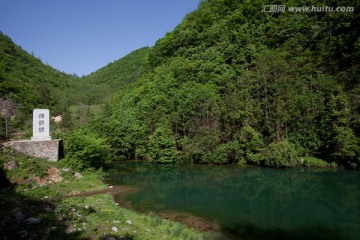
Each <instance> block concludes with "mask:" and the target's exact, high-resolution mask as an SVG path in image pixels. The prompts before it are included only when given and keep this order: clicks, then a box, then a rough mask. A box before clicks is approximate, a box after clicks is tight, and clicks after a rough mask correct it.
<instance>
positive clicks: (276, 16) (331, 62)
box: [74, 0, 360, 168]
mask: <svg viewBox="0 0 360 240" xmlns="http://www.w3.org/2000/svg"><path fill="white" fill-rule="evenodd" d="M281 3H282V4H284V5H287V6H303V5H308V6H311V5H314V6H318V5H319V4H318V3H317V1H300V2H299V1H285V2H281ZM266 4H278V1H270V2H269V1H263V0H258V1H233V0H208V1H202V2H201V4H200V5H199V8H198V9H197V10H196V11H194V12H192V13H190V14H188V15H187V16H186V17H185V18H184V20H183V21H182V23H181V24H180V25H178V26H177V27H176V28H175V29H174V30H173V31H171V32H169V33H167V34H166V36H165V37H164V38H162V39H160V40H158V41H157V43H156V44H155V46H154V47H153V48H152V49H151V50H150V53H149V57H148V67H147V71H146V72H144V74H142V75H141V76H140V78H139V79H138V80H137V81H136V82H135V83H134V84H133V85H132V86H131V88H130V89H127V90H126V91H119V93H118V94H117V96H116V97H115V98H114V99H113V100H112V101H111V104H110V106H109V107H108V108H107V109H106V110H104V113H103V115H102V116H100V117H99V118H97V119H95V120H94V121H93V122H92V123H91V124H90V126H89V127H88V128H87V129H85V130H84V129H83V130H82V131H85V132H86V131H88V132H91V133H93V134H96V136H98V137H100V139H101V140H103V141H102V143H103V144H104V145H103V147H104V149H106V148H107V147H109V148H111V149H112V150H111V152H112V156H111V159H119V160H121V159H147V160H150V161H154V162H195V163H218V164H224V163H250V164H259V165H264V166H271V167H290V166H301V165H312V164H313V165H317V164H320V165H321V164H322V163H323V161H321V160H319V159H323V160H325V161H326V162H328V163H332V164H340V165H343V166H346V167H351V168H359V167H360V147H359V139H360V138H359V137H360V116H359V110H360V108H359V107H360V95H359V93H360V87H359V76H360V68H359V67H360V65H359V63H360V62H359V61H360V60H359V56H360V38H359V31H360V28H359V26H360V14H359V10H360V8H359V2H358V1H325V2H324V3H321V4H320V5H321V6H323V5H328V6H353V7H354V8H355V11H354V12H347V13H345V12H344V13H341V12H337V13H325V12H319V13H291V12H283V13H268V12H262V11H261V10H262V7H263V5H266ZM82 131H80V132H79V131H77V132H75V133H74V137H75V139H76V137H79V138H81V137H80V136H81V135H82ZM94 138H95V136H94ZM79 142H81V141H80V140H79ZM105 143H106V144H105ZM77 148H80V149H83V148H84V146H82V147H81V146H77V147H76V146H74V149H77ZM99 156H103V155H101V154H99ZM93 160H94V161H95V160H96V158H94V159H93Z"/></svg>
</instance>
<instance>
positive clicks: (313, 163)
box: [300, 157, 336, 168]
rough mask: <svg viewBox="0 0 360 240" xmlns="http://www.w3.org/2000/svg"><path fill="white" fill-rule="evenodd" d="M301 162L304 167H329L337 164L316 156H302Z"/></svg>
mask: <svg viewBox="0 0 360 240" xmlns="http://www.w3.org/2000/svg"><path fill="white" fill-rule="evenodd" d="M300 162H301V164H302V166H304V167H320V168H327V167H335V166H336V164H334V163H328V162H326V161H324V160H321V159H318V158H315V157H302V158H300Z"/></svg>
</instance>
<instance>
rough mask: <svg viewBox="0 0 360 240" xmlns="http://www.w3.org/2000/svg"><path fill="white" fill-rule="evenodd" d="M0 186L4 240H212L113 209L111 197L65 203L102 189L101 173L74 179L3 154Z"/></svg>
mask: <svg viewBox="0 0 360 240" xmlns="http://www.w3.org/2000/svg"><path fill="white" fill-rule="evenodd" d="M9 162H15V163H16V165H17V166H18V168H17V169H14V170H5V171H2V172H3V173H5V174H2V175H1V178H2V179H0V181H5V180H6V181H10V182H11V188H5V189H4V188H3V189H1V190H0V199H1V201H0V210H1V216H0V232H1V233H2V236H3V237H4V239H5V238H6V239H104V238H106V237H115V238H116V239H152V240H153V239H212V235H211V234H209V233H206V234H204V233H199V232H197V231H195V230H193V229H190V228H188V227H186V226H185V225H183V224H181V223H177V222H173V221H169V220H166V219H163V218H160V217H158V216H155V215H154V214H151V213H150V214H140V213H137V212H134V211H131V210H128V209H125V208H121V207H119V206H117V205H116V204H115V203H114V201H113V197H112V196H111V195H110V194H101V195H94V196H90V197H72V198H64V197H65V196H67V195H68V194H75V193H81V192H87V191H97V190H101V189H106V188H108V186H107V185H106V184H104V183H103V182H102V180H101V179H102V177H103V175H104V173H103V172H102V171H101V170H100V171H95V170H87V171H83V172H81V173H75V172H74V171H72V170H71V169H68V168H67V167H66V166H63V165H62V163H61V162H48V161H45V160H42V159H36V158H29V157H27V156H24V155H21V154H18V153H17V152H14V151H10V150H6V151H4V152H3V154H2V155H1V156H0V164H1V168H2V167H3V166H4V164H5V163H9ZM1 170H2V169H1Z"/></svg>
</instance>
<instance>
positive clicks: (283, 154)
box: [249, 141, 301, 168]
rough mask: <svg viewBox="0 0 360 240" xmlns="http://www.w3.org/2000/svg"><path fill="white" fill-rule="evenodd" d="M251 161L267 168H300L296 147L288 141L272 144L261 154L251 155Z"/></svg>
mask: <svg viewBox="0 0 360 240" xmlns="http://www.w3.org/2000/svg"><path fill="white" fill-rule="evenodd" d="M249 161H250V162H251V163H254V164H258V165H264V166H267V167H277V168H281V167H295V166H300V165H301V164H300V161H299V160H298V157H297V153H296V150H295V147H294V146H293V145H292V144H290V143H289V142H287V141H284V142H280V143H271V144H269V145H268V146H267V147H266V148H265V149H263V150H261V151H260V152H259V153H256V154H251V155H249Z"/></svg>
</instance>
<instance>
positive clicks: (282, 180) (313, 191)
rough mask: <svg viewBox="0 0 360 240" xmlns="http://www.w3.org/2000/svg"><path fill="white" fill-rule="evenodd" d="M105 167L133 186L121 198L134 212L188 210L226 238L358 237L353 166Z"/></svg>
mask: <svg viewBox="0 0 360 240" xmlns="http://www.w3.org/2000/svg"><path fill="white" fill-rule="evenodd" d="M109 173H110V174H109V178H108V179H107V181H108V182H109V183H112V184H119V185H120V184H121V185H133V186H136V187H137V188H138V189H139V191H138V192H136V193H134V194H132V195H130V196H127V197H126V201H129V202H130V203H131V205H132V207H133V208H135V209H136V210H139V211H144V212H148V211H152V212H156V213H161V212H181V213H189V214H192V215H194V216H197V217H202V218H204V219H206V220H209V221H212V222H216V223H217V224H219V226H220V229H221V231H222V232H223V233H224V234H225V235H227V236H231V237H232V238H236V239H238V238H239V237H242V238H244V239H359V237H360V228H359V224H358V223H359V220H360V207H359V199H360V173H359V172H353V171H344V170H328V169H320V170H319V169H301V168H297V169H269V168H257V167H234V166H209V165H195V164H187V165H159V164H151V163H144V162H126V163H120V164H118V165H117V166H116V167H115V168H114V169H112V170H111V171H110V172H109ZM122 201H124V199H122Z"/></svg>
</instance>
